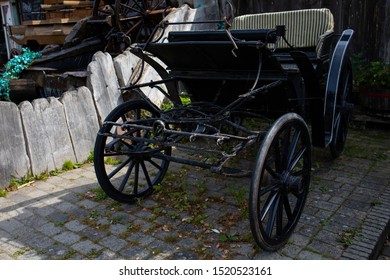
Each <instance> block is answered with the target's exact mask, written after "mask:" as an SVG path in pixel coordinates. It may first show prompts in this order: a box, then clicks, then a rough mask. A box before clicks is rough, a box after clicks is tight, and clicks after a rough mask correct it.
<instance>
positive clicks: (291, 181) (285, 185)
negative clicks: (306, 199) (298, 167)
mask: <svg viewBox="0 0 390 280" xmlns="http://www.w3.org/2000/svg"><path fill="white" fill-rule="evenodd" d="M281 183H282V191H283V192H284V193H290V192H294V193H302V191H303V184H302V177H298V176H294V175H292V174H291V173H289V172H284V173H283V175H282V179H281Z"/></svg>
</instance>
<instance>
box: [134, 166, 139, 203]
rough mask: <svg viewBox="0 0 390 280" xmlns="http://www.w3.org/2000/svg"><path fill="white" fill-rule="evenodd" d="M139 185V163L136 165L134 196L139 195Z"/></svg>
mask: <svg viewBox="0 0 390 280" xmlns="http://www.w3.org/2000/svg"><path fill="white" fill-rule="evenodd" d="M138 184H139V162H138V161H137V162H136V163H135V173H134V195H137V194H138Z"/></svg>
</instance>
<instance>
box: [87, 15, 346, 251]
mask: <svg viewBox="0 0 390 280" xmlns="http://www.w3.org/2000/svg"><path fill="white" fill-rule="evenodd" d="M203 23H204V22H203ZM209 23H210V22H209ZM212 23H213V24H214V23H215V25H216V26H218V27H219V28H221V29H220V30H208V31H172V32H169V33H167V32H161V30H160V31H157V32H160V33H161V36H157V37H158V38H157V41H153V40H152V39H150V40H149V41H148V42H146V43H144V44H138V45H136V46H134V47H133V48H132V52H133V53H135V54H136V55H138V56H139V57H140V58H141V59H142V61H143V63H148V64H150V65H151V66H152V67H153V68H154V69H155V70H156V71H157V72H158V73H159V74H160V76H161V80H158V81H150V82H148V83H143V84H139V83H138V81H137V80H139V79H135V82H134V83H133V84H131V85H130V86H129V87H126V88H125V89H123V90H125V91H131V92H132V93H136V95H137V99H134V100H130V101H127V102H125V103H123V104H121V105H119V106H118V107H117V108H115V109H114V110H113V111H112V112H111V113H110V114H109V115H108V117H107V118H106V120H105V121H104V123H103V125H102V127H101V129H100V131H99V133H98V136H97V139H96V145H95V151H94V154H95V170H96V175H97V178H98V181H99V183H100V185H101V187H102V188H103V190H104V191H105V192H106V193H107V194H108V195H109V196H110V197H111V198H113V199H115V200H118V201H121V202H126V203H132V202H134V201H136V200H137V199H142V198H145V197H146V196H148V195H149V194H151V193H152V192H153V190H154V186H155V185H157V184H159V183H160V182H161V181H162V180H163V178H164V175H165V174H166V172H167V169H168V166H169V163H170V162H178V163H183V164H189V165H193V166H198V167H202V168H207V169H210V170H211V171H213V172H216V173H220V174H225V175H228V176H248V175H249V176H251V184H250V191H249V199H248V203H249V205H248V207H249V219H250V225H251V231H252V234H253V236H254V239H255V241H256V242H257V244H258V245H259V246H260V247H262V248H263V249H265V250H277V249H278V248H280V247H281V246H283V245H284V244H285V243H286V242H287V240H288V238H289V236H290V235H291V233H292V232H293V230H294V228H295V226H296V224H297V223H298V220H299V217H300V215H301V213H302V211H303V208H304V204H305V200H306V197H307V193H308V189H309V185H310V174H311V149H312V148H311V147H312V145H314V146H318V147H324V148H329V149H330V152H331V154H332V156H333V157H335V158H336V157H338V156H339V155H340V154H341V153H342V151H343V148H344V144H345V141H346V136H347V130H348V122H349V117H350V112H351V109H352V104H351V90H352V69H351V64H350V61H349V56H348V52H347V49H348V44H349V42H350V39H351V37H352V35H353V31H352V30H345V31H344V32H343V33H342V34H341V35H337V34H335V33H334V32H333V17H332V14H331V13H330V11H329V10H327V9H311V10H299V11H289V12H279V13H269V14H268V13H267V14H257V15H245V16H240V17H236V18H234V20H233V22H232V25H231V26H230V24H229V23H228V22H227V21H222V22H212ZM175 24H184V23H175ZM186 24H188V23H186ZM193 24H194V23H193ZM169 25H170V23H168V22H164V23H162V24H160V25H159V28H161V29H164V30H165V28H166V27H167V26H169ZM159 28H157V29H156V30H158V29H159ZM153 38H154V39H156V36H154V37H153ZM156 57H157V58H158V60H156V59H155V58H156ZM161 62H162V63H161ZM148 87H151V88H155V89H158V90H159V92H161V93H163V94H164V95H165V97H166V98H167V99H169V100H170V106H168V108H167V106H164V107H165V109H161V108H160V107H158V106H156V105H155V104H154V103H153V102H152V101H151V100H150V99H149V98H148V97H147V96H146V95H145V94H144V93H143V90H144V89H145V88H148ZM182 95H186V96H187V98H189V99H190V102H185V103H183V98H182ZM248 149H251V153H253V151H254V153H255V154H256V155H257V156H256V158H255V160H254V163H253V164H252V165H250V166H249V167H241V166H236V165H235V164H230V162H231V159H232V158H235V157H236V156H237V155H240V153H245V152H244V151H245V150H248ZM177 150H184V151H194V152H195V153H201V154H202V153H205V154H206V153H207V154H212V155H213V158H214V161H212V162H209V161H199V160H196V159H191V158H188V157H183V156H181V155H182V154H181V153H177ZM109 157H111V158H112V157H118V158H121V159H122V161H121V162H120V163H118V164H117V165H115V166H113V165H108V164H106V163H105V162H106V161H105V159H107V158H109Z"/></svg>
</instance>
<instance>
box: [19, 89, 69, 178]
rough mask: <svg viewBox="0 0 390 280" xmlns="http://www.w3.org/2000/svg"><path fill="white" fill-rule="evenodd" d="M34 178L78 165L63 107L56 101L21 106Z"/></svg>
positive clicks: (50, 99) (45, 100) (54, 99)
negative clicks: (68, 166) (69, 161)
mask: <svg viewBox="0 0 390 280" xmlns="http://www.w3.org/2000/svg"><path fill="white" fill-rule="evenodd" d="M20 113H21V116H22V122H23V126H24V130H25V133H26V142H27V147H28V153H29V157H30V159H31V169H32V174H33V175H39V174H41V173H43V172H48V171H51V170H54V169H61V168H62V165H63V163H64V162H65V161H67V160H71V161H73V162H74V161H75V155H74V152H73V149H72V144H71V140H70V135H69V132H68V130H67V129H66V127H67V123H66V117H65V112H64V108H63V106H62V104H61V103H60V102H59V101H58V100H57V99H56V98H54V97H52V98H49V99H46V98H40V99H35V100H34V101H33V102H32V103H30V102H28V101H25V102H22V103H21V104H20Z"/></svg>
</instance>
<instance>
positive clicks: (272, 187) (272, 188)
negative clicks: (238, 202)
mask: <svg viewBox="0 0 390 280" xmlns="http://www.w3.org/2000/svg"><path fill="white" fill-rule="evenodd" d="M278 188H279V182H278V183H275V184H272V185H268V186H266V187H264V188H261V191H260V193H259V196H260V197H261V196H264V195H265V194H267V193H268V192H270V191H275V190H277V189H278Z"/></svg>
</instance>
